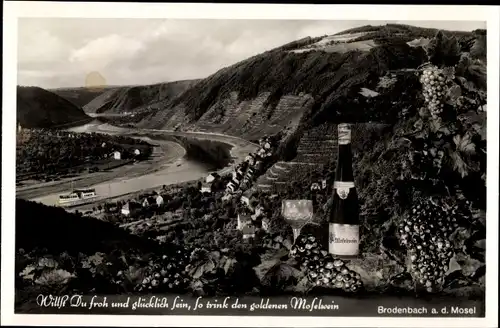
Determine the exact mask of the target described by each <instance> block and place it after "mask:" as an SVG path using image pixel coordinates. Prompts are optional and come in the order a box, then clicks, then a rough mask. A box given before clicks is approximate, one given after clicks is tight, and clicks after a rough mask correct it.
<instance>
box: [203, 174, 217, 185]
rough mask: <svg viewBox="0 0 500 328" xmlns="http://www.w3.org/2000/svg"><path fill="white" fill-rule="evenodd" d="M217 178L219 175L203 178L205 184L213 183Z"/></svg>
mask: <svg viewBox="0 0 500 328" xmlns="http://www.w3.org/2000/svg"><path fill="white" fill-rule="evenodd" d="M218 178H219V175H218V174H217V173H211V174H209V175H208V176H207V177H206V178H205V182H206V183H210V182H214V181H215V180H216V179H218Z"/></svg>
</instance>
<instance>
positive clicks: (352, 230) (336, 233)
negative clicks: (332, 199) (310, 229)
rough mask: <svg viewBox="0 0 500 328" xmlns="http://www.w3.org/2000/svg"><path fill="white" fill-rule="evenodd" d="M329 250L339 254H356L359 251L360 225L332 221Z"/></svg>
mask: <svg viewBox="0 0 500 328" xmlns="http://www.w3.org/2000/svg"><path fill="white" fill-rule="evenodd" d="M328 245H329V246H328V251H329V253H330V254H333V255H338V256H355V255H358V253H359V225H350V224H337V223H330V226H329V236H328Z"/></svg>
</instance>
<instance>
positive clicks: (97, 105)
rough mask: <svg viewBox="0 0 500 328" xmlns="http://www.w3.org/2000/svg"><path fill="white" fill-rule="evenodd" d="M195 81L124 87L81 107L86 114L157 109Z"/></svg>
mask: <svg viewBox="0 0 500 328" xmlns="http://www.w3.org/2000/svg"><path fill="white" fill-rule="evenodd" d="M196 82H197V80H187V81H176V82H169V83H159V84H153V85H145V86H125V87H117V88H112V89H110V90H107V91H105V92H103V93H101V94H100V95H98V96H97V97H95V98H94V99H92V100H91V101H89V102H88V103H86V104H85V105H84V106H83V109H84V110H85V112H87V113H107V114H123V113H127V112H134V113H137V112H142V111H148V110H151V109H152V108H158V105H157V104H158V103H159V102H165V101H169V100H171V99H174V98H175V97H177V96H178V95H179V94H181V93H182V92H184V91H185V90H186V89H188V88H190V87H191V86H192V85H194V84H196Z"/></svg>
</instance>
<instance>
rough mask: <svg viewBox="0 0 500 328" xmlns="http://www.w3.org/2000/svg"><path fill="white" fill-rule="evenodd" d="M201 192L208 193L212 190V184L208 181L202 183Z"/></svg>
mask: <svg viewBox="0 0 500 328" xmlns="http://www.w3.org/2000/svg"><path fill="white" fill-rule="evenodd" d="M200 192H201V193H210V192H212V184H210V183H203V184H202V185H201V188H200Z"/></svg>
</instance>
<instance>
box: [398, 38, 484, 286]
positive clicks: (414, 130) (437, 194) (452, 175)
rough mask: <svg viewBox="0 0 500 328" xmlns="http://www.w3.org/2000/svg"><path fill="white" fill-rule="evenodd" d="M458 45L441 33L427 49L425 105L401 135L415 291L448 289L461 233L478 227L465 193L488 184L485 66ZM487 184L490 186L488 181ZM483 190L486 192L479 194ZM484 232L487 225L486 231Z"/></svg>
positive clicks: (403, 234) (403, 232)
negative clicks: (409, 198)
mask: <svg viewBox="0 0 500 328" xmlns="http://www.w3.org/2000/svg"><path fill="white" fill-rule="evenodd" d="M457 44H458V42H457V40H456V39H454V38H447V37H443V35H442V34H440V33H438V34H437V35H436V37H435V38H434V40H432V42H430V45H429V46H428V47H427V49H426V51H427V55H428V58H429V62H428V63H426V64H424V65H422V66H421V67H419V69H417V71H416V74H417V76H418V77H419V80H420V83H421V85H422V94H421V97H422V98H423V106H422V107H421V108H420V109H419V110H418V112H417V113H416V114H415V116H414V117H413V118H410V119H409V122H412V123H413V124H412V125H408V126H407V127H406V129H403V130H404V131H403V132H402V133H400V134H399V135H398V136H397V137H396V138H397V139H398V138H399V140H405V141H410V142H409V147H406V152H407V153H406V154H407V156H406V162H404V163H403V167H405V168H408V169H409V171H410V174H408V175H407V176H406V177H405V179H406V181H405V182H406V183H408V184H409V185H410V186H411V187H412V189H413V191H414V193H413V195H414V202H413V206H412V207H411V209H410V210H409V211H408V212H407V213H406V214H405V215H404V216H403V219H402V220H401V222H400V224H399V240H400V244H401V245H402V246H404V247H405V248H406V250H407V255H408V256H407V260H408V261H407V264H408V271H409V272H410V273H411V275H412V277H413V280H414V284H415V288H417V289H418V288H419V287H423V289H424V290H426V291H427V292H434V291H438V290H441V289H442V288H443V286H444V283H445V278H446V276H447V275H448V273H449V272H448V270H449V263H450V260H451V259H452V258H453V257H454V256H455V254H456V253H457V252H461V251H462V249H461V248H460V247H459V246H456V245H455V246H454V245H453V243H452V242H451V241H450V239H453V236H454V232H455V231H457V229H461V228H463V229H468V230H471V229H477V225H475V224H471V223H472V222H473V221H474V215H473V214H472V213H473V212H475V210H474V208H476V209H477V207H482V204H481V202H476V204H474V203H473V202H471V201H469V200H468V199H467V198H468V197H467V195H466V193H465V192H464V190H463V189H464V188H467V187H468V184H471V183H475V185H477V181H476V180H477V179H478V177H480V178H479V179H483V180H485V178H486V175H485V161H486V140H485V139H486V138H485V131H484V129H485V126H484V119H483V118H484V116H485V113H484V108H485V107H484V106H485V104H486V93H485V92H484V91H483V90H481V88H482V87H483V86H484V85H485V84H484V81H485V72H486V70H485V67H483V66H484V65H483V66H482V65H481V63H480V62H478V61H472V60H471V59H470V56H469V54H468V53H463V54H461V55H460V54H458V55H457V49H458V47H457ZM483 186H484V184H483ZM476 193H479V194H481V193H483V194H484V193H485V189H484V190H476ZM483 228H484V227H483Z"/></svg>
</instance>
